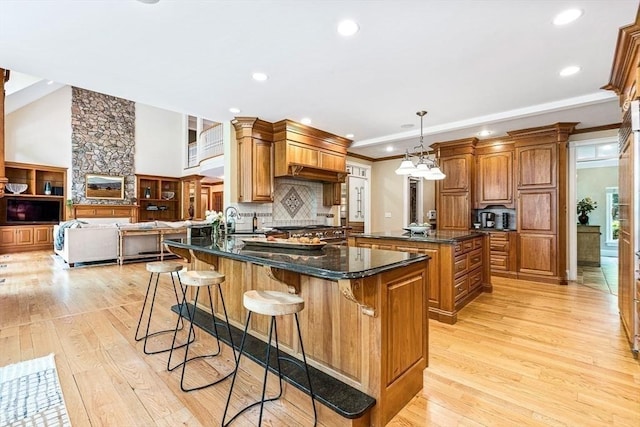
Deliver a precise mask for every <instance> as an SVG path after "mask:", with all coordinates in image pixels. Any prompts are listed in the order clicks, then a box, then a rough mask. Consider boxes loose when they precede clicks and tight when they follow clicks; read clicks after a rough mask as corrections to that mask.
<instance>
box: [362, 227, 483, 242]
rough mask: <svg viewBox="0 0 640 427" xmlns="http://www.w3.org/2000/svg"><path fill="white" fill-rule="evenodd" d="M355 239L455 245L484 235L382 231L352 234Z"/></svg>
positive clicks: (462, 232)
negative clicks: (364, 238)
mask: <svg viewBox="0 0 640 427" xmlns="http://www.w3.org/2000/svg"><path fill="white" fill-rule="evenodd" d="M351 235H352V236H354V237H366V238H369V239H388V240H409V241H414V242H429V243H448V244H455V243H457V242H461V241H463V240H467V239H473V238H474V237H480V236H483V235H484V233H480V232H477V231H455V230H429V231H428V232H427V234H422V233H414V234H411V233H409V232H408V231H402V230H399V231H380V232H376V233H366V234H365V233H352V234H351Z"/></svg>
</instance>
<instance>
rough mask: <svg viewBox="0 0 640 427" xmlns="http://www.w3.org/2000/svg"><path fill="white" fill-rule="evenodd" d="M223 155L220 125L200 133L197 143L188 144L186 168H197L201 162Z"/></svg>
mask: <svg viewBox="0 0 640 427" xmlns="http://www.w3.org/2000/svg"><path fill="white" fill-rule="evenodd" d="M223 154H224V144H223V129H222V123H217V124H215V125H213V126H211V127H210V128H207V129H205V130H203V131H202V132H200V135H199V136H198V141H196V142H192V143H190V144H189V160H188V167H190V168H191V167H195V166H198V165H199V164H200V163H201V162H202V161H203V160H207V159H210V158H212V157H217V156H222V155H223Z"/></svg>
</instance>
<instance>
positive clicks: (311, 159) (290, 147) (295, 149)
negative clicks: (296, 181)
mask: <svg viewBox="0 0 640 427" xmlns="http://www.w3.org/2000/svg"><path fill="white" fill-rule="evenodd" d="M287 158H288V162H287V163H295V164H298V165H305V166H312V167H318V164H319V159H318V150H317V149H315V148H312V147H305V146H304V145H298V144H296V143H293V142H287Z"/></svg>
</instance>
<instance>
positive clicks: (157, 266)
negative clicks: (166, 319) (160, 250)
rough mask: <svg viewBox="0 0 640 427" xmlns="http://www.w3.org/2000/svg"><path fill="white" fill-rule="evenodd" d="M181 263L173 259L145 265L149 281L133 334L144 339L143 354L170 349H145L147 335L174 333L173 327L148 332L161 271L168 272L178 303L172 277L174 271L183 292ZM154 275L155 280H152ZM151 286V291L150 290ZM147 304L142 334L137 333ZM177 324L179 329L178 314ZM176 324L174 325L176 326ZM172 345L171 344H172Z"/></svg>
mask: <svg viewBox="0 0 640 427" xmlns="http://www.w3.org/2000/svg"><path fill="white" fill-rule="evenodd" d="M182 267H183V266H182V264H180V263H179V262H175V261H157V262H149V263H147V265H146V268H147V271H148V272H149V273H150V274H149V283H148V284H147V292H146V294H145V296H144V302H143V303H142V310H140V318H139V319H138V326H137V327H136V335H135V340H136V341H142V340H144V346H143V351H144V353H145V354H157V353H164V352H166V351H170V350H171V348H163V349H159V350H153V351H150V350H147V342H148V339H149V337H152V336H155V335H159V334H163V333H167V332H174V333H175V328H174V329H164V330H160V331H155V332H149V328H150V325H151V318H152V317H153V309H154V306H155V301H156V294H157V292H158V282H159V280H160V275H161V274H163V273H169V275H170V276H171V283H172V284H173V293H174V295H175V297H176V304H178V305H180V298H179V297H178V289H177V287H176V282H175V279H174V273H175V275H176V277H177V278H178V284H179V285H180V293H183V290H182V284H181V282H180V274H179V272H180V271H181V270H182ZM154 276H155V282H154V280H153V278H154ZM152 287H153V291H152V290H151V289H152ZM147 305H148V306H149V308H148V313H147V316H146V319H145V321H146V326H144V335H139V333H140V332H141V331H140V326H142V323H143V318H145V311H146V310H147ZM178 325H179V330H180V329H182V327H183V324H182V321H181V319H180V316H178ZM178 325H176V327H178ZM183 345H184V344H183ZM172 347H173V344H172Z"/></svg>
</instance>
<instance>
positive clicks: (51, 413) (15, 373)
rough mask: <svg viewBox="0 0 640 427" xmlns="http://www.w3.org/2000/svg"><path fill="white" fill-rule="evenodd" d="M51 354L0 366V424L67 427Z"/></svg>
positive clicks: (68, 422)
mask: <svg viewBox="0 0 640 427" xmlns="http://www.w3.org/2000/svg"><path fill="white" fill-rule="evenodd" d="M70 425H71V422H70V421H69V415H68V414H67V407H66V406H65V404H64V398H63V396H62V389H61V388H60V381H59V380H58V372H57V371H56V363H55V359H54V355H53V354H50V355H48V356H45V357H41V358H39V359H33V360H27V361H25V362H20V363H16V364H13V365H8V366H5V367H3V368H0V426H11V427H17V426H24V427H27V426H47V427H49V426H65V427H66V426H70Z"/></svg>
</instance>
